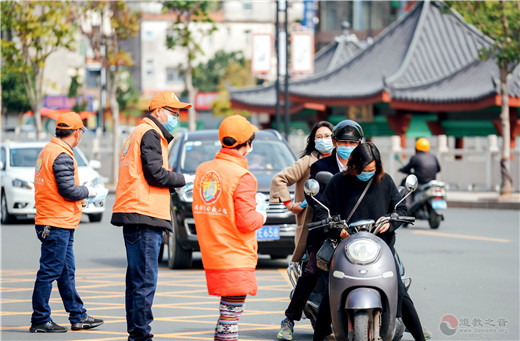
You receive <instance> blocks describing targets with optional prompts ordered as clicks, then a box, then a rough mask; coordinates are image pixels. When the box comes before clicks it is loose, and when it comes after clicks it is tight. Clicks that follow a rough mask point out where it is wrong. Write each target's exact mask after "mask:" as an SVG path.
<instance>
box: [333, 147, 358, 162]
mask: <svg viewBox="0 0 520 341" xmlns="http://www.w3.org/2000/svg"><path fill="white" fill-rule="evenodd" d="M354 149H356V147H346V146H338V148H336V151H337V152H338V155H339V157H340V158H342V159H343V160H348V158H349V156H350V154H351V153H352V151H353V150H354Z"/></svg>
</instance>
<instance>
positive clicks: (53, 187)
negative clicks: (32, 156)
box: [34, 137, 82, 229]
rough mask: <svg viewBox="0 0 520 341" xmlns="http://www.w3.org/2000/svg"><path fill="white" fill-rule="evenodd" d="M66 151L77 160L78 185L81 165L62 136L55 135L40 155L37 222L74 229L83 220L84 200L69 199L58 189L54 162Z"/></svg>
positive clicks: (76, 175)
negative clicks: (82, 202) (82, 204)
mask: <svg viewBox="0 0 520 341" xmlns="http://www.w3.org/2000/svg"><path fill="white" fill-rule="evenodd" d="M62 153H66V154H69V155H70V156H71V157H72V160H73V161H74V183H75V184H76V186H79V178H78V164H77V163H76V159H74V152H73V151H72V148H71V147H70V146H69V145H68V144H67V143H66V142H65V141H62V140H61V139H59V138H57V137H53V138H52V139H51V142H50V143H48V144H47V145H46V146H45V147H44V148H43V149H42V150H41V152H40V155H38V159H37V161H36V169H35V172H34V200H35V204H36V218H35V223H36V224H37V225H49V226H55V227H61V228H64V229H75V228H76V227H78V224H79V221H80V219H81V212H82V207H81V200H79V201H70V200H68V199H65V198H64V197H62V196H61V195H60V193H59V192H58V184H57V183H56V178H55V177H54V171H53V169H52V165H53V164H54V160H56V158H57V157H58V155H60V154H62Z"/></svg>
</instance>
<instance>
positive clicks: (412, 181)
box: [404, 174, 419, 192]
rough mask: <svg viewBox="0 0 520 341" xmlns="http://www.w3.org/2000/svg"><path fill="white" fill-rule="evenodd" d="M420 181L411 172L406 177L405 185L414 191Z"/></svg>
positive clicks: (410, 190)
mask: <svg viewBox="0 0 520 341" xmlns="http://www.w3.org/2000/svg"><path fill="white" fill-rule="evenodd" d="M418 183H419V181H418V180H417V177H416V176H415V175H413V174H410V175H408V176H407V177H406V182H405V184H404V185H405V187H406V189H407V190H408V191H409V192H413V191H415V190H416V189H417V185H418Z"/></svg>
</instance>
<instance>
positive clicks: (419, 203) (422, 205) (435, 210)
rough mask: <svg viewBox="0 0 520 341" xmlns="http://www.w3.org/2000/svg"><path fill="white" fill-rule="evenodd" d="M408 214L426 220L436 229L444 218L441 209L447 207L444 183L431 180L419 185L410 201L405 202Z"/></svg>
mask: <svg viewBox="0 0 520 341" xmlns="http://www.w3.org/2000/svg"><path fill="white" fill-rule="evenodd" d="M406 206H407V208H408V214H410V215H413V216H414V217H415V218H417V219H419V220H428V224H429V225H430V228H432V229H436V228H438V227H439V225H440V223H441V221H442V220H444V214H443V211H444V210H446V209H447V208H448V204H447V201H446V184H445V183H444V182H442V181H438V180H432V181H430V182H428V183H426V184H424V185H421V186H420V187H419V188H418V189H417V191H416V192H415V195H414V196H413V200H411V203H409V204H408V203H407V205H406Z"/></svg>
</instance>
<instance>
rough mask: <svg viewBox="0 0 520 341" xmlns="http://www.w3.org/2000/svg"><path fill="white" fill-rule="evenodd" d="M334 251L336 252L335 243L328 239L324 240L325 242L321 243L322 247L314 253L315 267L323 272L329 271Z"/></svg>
mask: <svg viewBox="0 0 520 341" xmlns="http://www.w3.org/2000/svg"><path fill="white" fill-rule="evenodd" d="M334 251H336V245H335V242H333V241H332V239H330V238H327V239H325V242H323V245H322V246H321V247H320V249H319V250H318V252H317V253H316V266H317V267H318V268H319V269H321V270H323V271H329V266H330V263H331V261H332V256H334Z"/></svg>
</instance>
